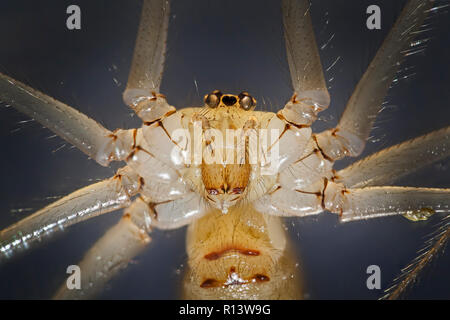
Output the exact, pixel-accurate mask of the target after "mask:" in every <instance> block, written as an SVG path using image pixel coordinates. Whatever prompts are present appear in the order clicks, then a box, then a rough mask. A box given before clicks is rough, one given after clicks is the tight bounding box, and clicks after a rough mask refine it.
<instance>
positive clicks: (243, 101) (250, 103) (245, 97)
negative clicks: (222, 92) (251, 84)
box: [238, 91, 256, 110]
mask: <svg viewBox="0 0 450 320" xmlns="http://www.w3.org/2000/svg"><path fill="white" fill-rule="evenodd" d="M238 97H239V105H240V106H241V108H242V109H244V110H250V109H251V108H253V107H254V106H255V102H256V101H255V99H253V98H252V97H251V96H250V95H249V94H248V93H247V92H245V91H244V92H241V93H240V94H239V96H238Z"/></svg>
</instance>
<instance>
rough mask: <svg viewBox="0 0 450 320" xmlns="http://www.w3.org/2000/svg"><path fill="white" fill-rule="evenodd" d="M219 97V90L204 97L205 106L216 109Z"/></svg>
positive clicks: (220, 94)
mask: <svg viewBox="0 0 450 320" xmlns="http://www.w3.org/2000/svg"><path fill="white" fill-rule="evenodd" d="M221 96H222V92H220V91H219V90H215V91H213V92H212V93H210V94H207V95H206V96H205V104H206V105H207V106H208V107H210V108H217V106H218V105H219V102H220V97H221Z"/></svg>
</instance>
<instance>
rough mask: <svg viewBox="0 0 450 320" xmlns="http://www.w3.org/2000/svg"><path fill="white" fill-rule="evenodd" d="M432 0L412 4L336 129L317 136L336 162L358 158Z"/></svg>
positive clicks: (408, 3) (383, 45)
mask: <svg viewBox="0 0 450 320" xmlns="http://www.w3.org/2000/svg"><path fill="white" fill-rule="evenodd" d="M432 3H433V1H432V0H425V1H423V0H410V1H408V2H407V4H406V5H405V7H404V8H403V10H402V12H401V14H400V16H399V18H398V19H397V21H396V23H395V25H394V27H393V28H392V29H391V31H390V32H389V34H388V36H387V37H386V39H385V40H384V42H383V44H382V46H381V47H380V49H379V50H378V52H377V54H376V55H375V57H374V58H373V60H372V62H371V63H370V65H369V67H368V68H367V70H366V72H365V73H364V75H363V77H362V78H361V80H360V81H359V83H358V85H357V86H356V89H355V91H354V92H353V94H352V96H351V97H350V100H349V101H348V103H347V106H346V108H345V111H344V113H343V115H342V117H341V119H340V120H339V123H338V126H337V127H336V128H334V129H331V130H327V131H324V132H322V133H320V134H318V135H317V140H318V142H319V145H320V146H321V148H322V150H323V151H324V152H325V154H327V155H328V156H329V157H330V158H332V159H334V160H338V159H341V158H343V157H345V156H352V157H355V156H358V155H359V154H361V152H362V151H363V149H364V146H365V144H366V140H367V138H368V136H369V133H370V131H371V130H372V125H373V122H374V121H375V118H376V116H377V114H378V113H379V112H380V110H381V108H382V103H383V100H384V98H385V96H386V94H387V92H388V89H389V87H390V86H391V83H392V81H393V80H394V78H395V76H396V73H397V71H398V69H399V66H400V64H401V62H402V61H403V59H404V57H405V55H406V54H405V52H406V53H407V52H408V51H407V50H408V48H409V47H410V46H411V41H412V40H413V39H414V37H415V36H416V35H417V34H418V33H419V32H420V28H421V27H422V24H423V22H424V19H425V18H426V16H427V13H428V11H429V9H430V8H431V5H432Z"/></svg>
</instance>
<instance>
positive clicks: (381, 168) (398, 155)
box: [335, 127, 450, 188]
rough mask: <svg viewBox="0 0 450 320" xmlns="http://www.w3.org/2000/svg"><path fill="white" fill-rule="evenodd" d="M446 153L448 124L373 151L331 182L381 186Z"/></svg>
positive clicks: (449, 133)
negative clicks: (373, 152)
mask: <svg viewBox="0 0 450 320" xmlns="http://www.w3.org/2000/svg"><path fill="white" fill-rule="evenodd" d="M449 156H450V127H446V128H443V129H440V130H437V131H433V132H431V133H428V134H425V135H423V136H421V137H418V138H415V139H411V140H409V141H405V142H403V143H400V144H397V145H395V146H392V147H390V148H387V149H384V150H382V151H380V152H377V153H375V154H373V155H371V156H369V157H366V158H364V159H362V160H360V161H357V162H355V163H353V164H352V165H350V166H348V167H347V168H345V169H342V170H340V171H338V172H337V174H336V177H335V181H336V182H342V183H343V184H344V185H345V186H347V187H351V188H361V187H367V186H376V185H378V186H381V185H387V184H390V183H392V182H393V181H394V180H396V179H398V178H399V177H401V176H403V175H406V174H408V173H411V172H412V171H414V170H417V169H419V168H421V167H424V166H426V165H428V164H431V163H433V162H436V161H439V160H442V159H445V158H447V157H449Z"/></svg>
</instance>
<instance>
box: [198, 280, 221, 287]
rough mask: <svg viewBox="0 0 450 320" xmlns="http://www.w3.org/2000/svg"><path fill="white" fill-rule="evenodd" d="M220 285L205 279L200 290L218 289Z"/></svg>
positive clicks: (215, 281)
mask: <svg viewBox="0 0 450 320" xmlns="http://www.w3.org/2000/svg"><path fill="white" fill-rule="evenodd" d="M221 285H222V283H220V282H219V281H217V280H216V279H206V280H205V281H203V282H202V284H201V285H200V288H215V287H220V286H221Z"/></svg>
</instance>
